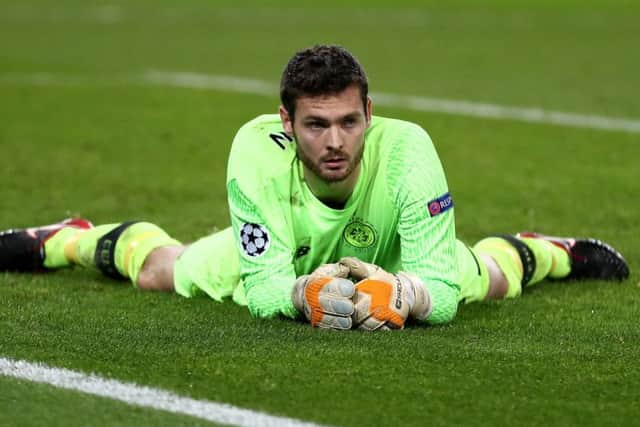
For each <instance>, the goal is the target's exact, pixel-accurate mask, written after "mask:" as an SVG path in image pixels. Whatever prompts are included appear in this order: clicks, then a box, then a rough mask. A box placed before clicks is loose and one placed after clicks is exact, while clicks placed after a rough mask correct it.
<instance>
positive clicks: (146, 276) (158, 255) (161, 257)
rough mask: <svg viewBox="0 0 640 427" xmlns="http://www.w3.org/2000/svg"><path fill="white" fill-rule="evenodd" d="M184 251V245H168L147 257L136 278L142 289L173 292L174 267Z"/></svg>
mask: <svg viewBox="0 0 640 427" xmlns="http://www.w3.org/2000/svg"><path fill="white" fill-rule="evenodd" d="M182 251H184V247H182V246H168V247H161V248H157V249H155V250H153V251H152V252H151V253H150V254H149V255H148V256H147V259H145V261H144V264H143V266H142V269H141V270H140V273H139V274H138V277H137V278H136V284H137V285H138V287H139V288H140V289H145V290H151V291H165V292H172V291H173V290H174V286H173V268H174V265H175V261H176V259H177V258H178V256H179V255H180V254H181V253H182Z"/></svg>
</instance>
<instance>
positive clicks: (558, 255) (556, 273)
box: [520, 237, 571, 284]
mask: <svg viewBox="0 0 640 427" xmlns="http://www.w3.org/2000/svg"><path fill="white" fill-rule="evenodd" d="M520 240H522V241H523V242H524V243H525V244H526V245H527V246H528V247H529V249H531V250H532V251H533V253H534V255H535V257H536V271H535V273H534V275H533V279H532V280H531V281H530V282H529V284H534V283H537V282H539V281H540V280H542V279H544V278H545V277H550V278H552V279H562V278H563V277H567V276H568V275H569V273H571V259H570V258H569V254H568V253H567V251H565V250H564V249H562V248H559V247H558V246H556V245H554V244H553V243H551V242H549V241H547V240H543V239H533V238H529V237H524V238H521V239H520ZM540 259H543V262H542V263H540V262H539V260H540ZM538 264H542V265H541V266H540V272H538ZM543 273H544V274H543ZM540 275H541V276H542V277H540Z"/></svg>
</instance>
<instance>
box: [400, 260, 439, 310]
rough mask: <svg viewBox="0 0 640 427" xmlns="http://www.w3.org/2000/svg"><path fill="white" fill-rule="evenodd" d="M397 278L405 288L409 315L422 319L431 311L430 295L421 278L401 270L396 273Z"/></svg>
mask: <svg viewBox="0 0 640 427" xmlns="http://www.w3.org/2000/svg"><path fill="white" fill-rule="evenodd" d="M397 277H398V280H399V281H400V283H401V284H402V286H403V287H404V288H405V292H406V295H407V302H408V304H409V316H411V317H412V318H414V319H417V320H420V321H423V320H425V319H426V318H427V317H429V315H430V314H431V311H432V305H431V297H430V295H429V291H427V287H426V286H425V285H424V283H423V282H422V280H420V278H418V277H417V276H415V275H413V274H411V273H405V272H403V271H401V272H399V273H398V274H397Z"/></svg>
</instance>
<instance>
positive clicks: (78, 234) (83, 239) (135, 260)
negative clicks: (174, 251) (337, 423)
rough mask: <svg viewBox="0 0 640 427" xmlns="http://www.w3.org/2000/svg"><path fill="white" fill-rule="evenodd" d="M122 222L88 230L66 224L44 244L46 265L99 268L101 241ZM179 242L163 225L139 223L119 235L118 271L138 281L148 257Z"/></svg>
mask: <svg viewBox="0 0 640 427" xmlns="http://www.w3.org/2000/svg"><path fill="white" fill-rule="evenodd" d="M118 226H120V224H119V223H118V224H107V225H100V226H97V227H94V228H91V229H89V230H79V229H77V228H73V227H65V228H63V229H61V230H60V231H58V232H57V233H56V234H55V235H54V236H53V237H52V238H51V239H49V240H48V241H47V242H46V243H45V260H44V262H45V267H47V268H61V267H66V266H69V265H73V264H77V265H81V266H83V267H96V263H95V256H96V255H95V253H96V247H97V245H98V240H100V238H102V237H103V236H105V235H106V234H107V233H109V232H110V231H112V230H114V229H115V228H116V227H118ZM174 245H180V242H178V241H177V240H175V239H173V238H171V237H170V236H169V235H168V234H167V233H166V232H165V231H164V230H162V229H161V228H160V227H158V226H156V225H154V224H151V223H148V222H136V223H133V224H131V225H130V226H128V227H127V228H125V229H124V230H123V231H122V233H121V234H120V235H119V236H117V240H116V244H115V252H114V262H115V267H116V269H117V270H118V272H119V273H120V274H121V275H122V276H124V277H126V278H129V279H131V281H132V282H133V283H134V284H135V283H136V281H137V278H138V275H139V274H140V270H141V269H142V266H143V264H144V261H145V259H146V258H147V256H148V255H149V254H150V253H151V251H153V250H154V249H156V248H159V247H162V246H174Z"/></svg>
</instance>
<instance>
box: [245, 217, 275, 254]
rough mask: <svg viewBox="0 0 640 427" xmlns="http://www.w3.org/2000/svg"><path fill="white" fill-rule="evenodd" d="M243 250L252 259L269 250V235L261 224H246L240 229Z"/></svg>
mask: <svg viewBox="0 0 640 427" xmlns="http://www.w3.org/2000/svg"><path fill="white" fill-rule="evenodd" d="M240 243H241V244H242V250H243V251H244V253H245V254H247V255H249V256H250V257H259V256H261V255H263V254H264V253H265V252H267V250H268V249H269V233H268V232H267V229H266V228H265V227H264V226H262V225H260V224H253V223H249V222H246V223H244V224H243V225H242V228H241V229H240Z"/></svg>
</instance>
